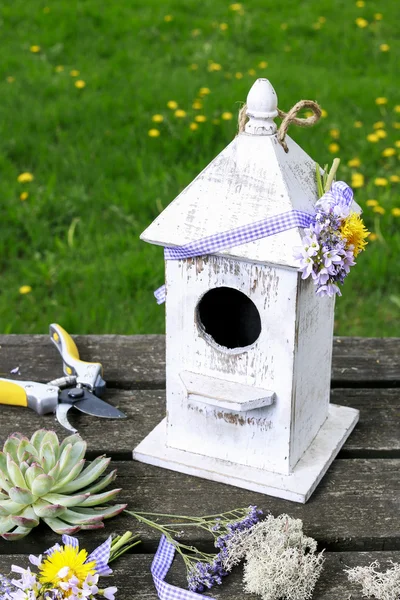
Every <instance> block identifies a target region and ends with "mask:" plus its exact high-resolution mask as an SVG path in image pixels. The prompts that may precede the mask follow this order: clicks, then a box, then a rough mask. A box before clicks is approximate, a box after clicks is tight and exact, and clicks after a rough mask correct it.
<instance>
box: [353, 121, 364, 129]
mask: <svg viewBox="0 0 400 600" xmlns="http://www.w3.org/2000/svg"><path fill="white" fill-rule="evenodd" d="M362 126H363V122H362V121H354V127H355V128H356V129H360V127H362Z"/></svg>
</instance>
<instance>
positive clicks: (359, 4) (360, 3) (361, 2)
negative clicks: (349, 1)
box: [356, 0, 365, 8]
mask: <svg viewBox="0 0 400 600" xmlns="http://www.w3.org/2000/svg"><path fill="white" fill-rule="evenodd" d="M356 6H357V7H358V8H363V7H364V6H365V2H364V0H357V2H356Z"/></svg>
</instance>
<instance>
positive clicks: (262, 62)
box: [258, 60, 400, 108]
mask: <svg viewBox="0 0 400 600" xmlns="http://www.w3.org/2000/svg"><path fill="white" fill-rule="evenodd" d="M258 66H259V67H260V69H266V68H267V67H268V63H267V61H266V60H261V61H260V62H259V63H258ZM399 108H400V107H399Z"/></svg>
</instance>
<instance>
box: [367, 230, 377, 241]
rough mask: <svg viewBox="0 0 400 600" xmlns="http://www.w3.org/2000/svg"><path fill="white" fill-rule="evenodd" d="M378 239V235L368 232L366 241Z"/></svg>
mask: <svg viewBox="0 0 400 600" xmlns="http://www.w3.org/2000/svg"><path fill="white" fill-rule="evenodd" d="M377 239H378V236H377V235H376V233H373V232H372V233H370V234H369V236H368V241H369V242H375V241H376V240H377Z"/></svg>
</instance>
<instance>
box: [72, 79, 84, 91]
mask: <svg viewBox="0 0 400 600" xmlns="http://www.w3.org/2000/svg"><path fill="white" fill-rule="evenodd" d="M85 85H86V82H85V81H83V79H77V81H75V83H74V86H75V87H76V88H78V90H83V88H84V87H85Z"/></svg>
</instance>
